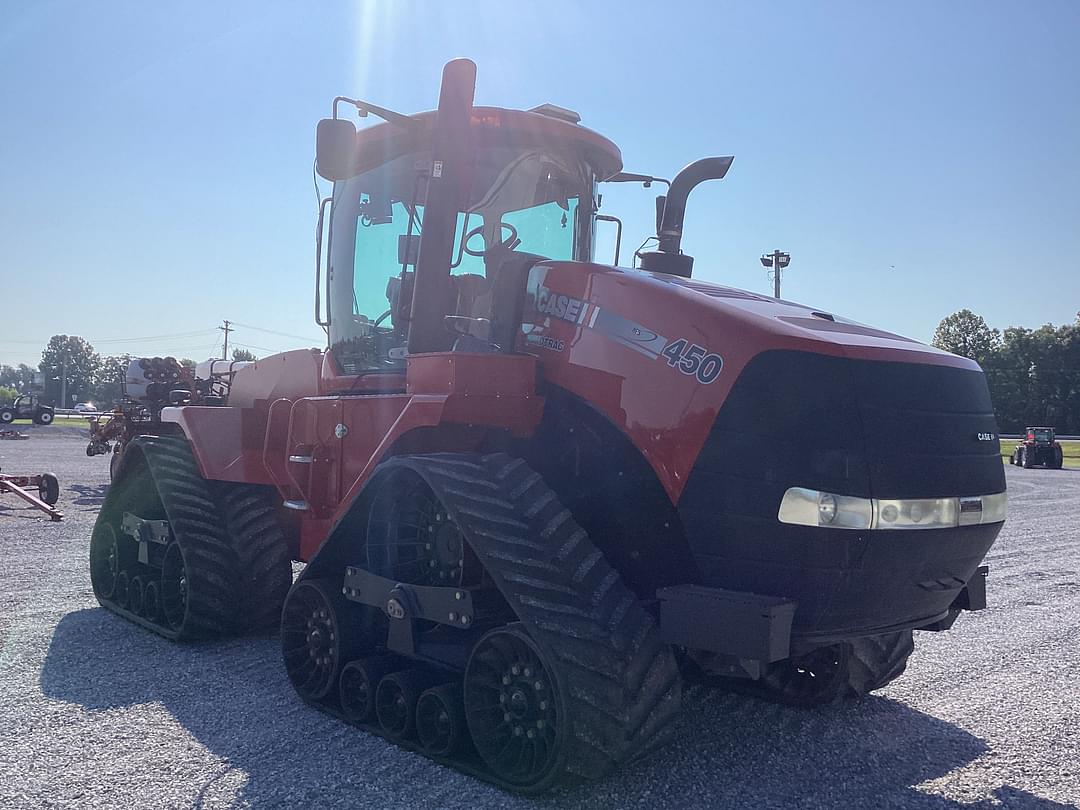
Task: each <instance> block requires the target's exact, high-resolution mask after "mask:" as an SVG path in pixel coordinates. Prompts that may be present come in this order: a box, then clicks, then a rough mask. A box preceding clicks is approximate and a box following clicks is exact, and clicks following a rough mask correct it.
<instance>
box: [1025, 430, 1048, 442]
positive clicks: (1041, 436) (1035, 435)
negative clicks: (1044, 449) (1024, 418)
mask: <svg viewBox="0 0 1080 810" xmlns="http://www.w3.org/2000/svg"><path fill="white" fill-rule="evenodd" d="M1024 441H1025V443H1027V444H1041V445H1051V444H1053V443H1054V429H1053V428H1052V427H1029V428H1024Z"/></svg>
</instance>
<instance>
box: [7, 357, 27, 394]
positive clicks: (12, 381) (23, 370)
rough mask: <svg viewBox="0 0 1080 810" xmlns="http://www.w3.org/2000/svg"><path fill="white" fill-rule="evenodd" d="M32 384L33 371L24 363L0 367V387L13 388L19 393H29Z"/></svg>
mask: <svg viewBox="0 0 1080 810" xmlns="http://www.w3.org/2000/svg"><path fill="white" fill-rule="evenodd" d="M33 384H34V369H32V368H30V366H28V365H26V363H19V365H18V366H17V367H16V366H0V386H4V387H5V388H14V389H15V390H16V391H19V392H20V393H21V392H23V391H29V390H30V388H31V386H32V385H33Z"/></svg>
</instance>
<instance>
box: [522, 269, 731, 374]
mask: <svg viewBox="0 0 1080 810" xmlns="http://www.w3.org/2000/svg"><path fill="white" fill-rule="evenodd" d="M534 300H535V308H536V311H537V312H538V313H540V314H541V315H548V316H550V317H553V318H561V319H562V320H564V321H569V322H570V323H572V324H575V325H576V326H580V327H583V328H585V329H593V330H595V331H597V332H601V333H602V334H603V335H604V336H605V337H607V338H608V339H609V340H612V341H614V342H616V343H619V344H621V345H623V346H625V347H626V348H628V349H632V350H633V351H635V352H638V353H639V354H643V355H645V356H646V357H651V358H653V359H654V360H655V359H662V360H664V361H666V362H667V364H668V365H669V366H671V367H672V368H674V369H676V370H677V371H679V372H681V373H683V374H685V375H687V376H688V377H694V378H695V379H697V381H698V382H700V383H701V384H702V385H708V384H709V383H711V382H713V381H714V380H716V378H717V377H719V376H720V372H721V370H723V368H724V359H723V358H722V357H721V356H720V355H718V354H716V353H714V352H710V351H709V350H708V349H707V348H705V347H704V346H698V345H697V344H696V343H692V342H690V341H689V340H687V339H686V338H675V339H674V340H668V339H667V338H666V337H664V336H663V335H661V334H659V333H658V332H655V331H653V330H652V329H649V328H648V327H646V326H643V325H642V324H640V323H637V322H636V321H631V320H630V319H628V318H624V317H623V316H622V315H619V314H618V313H617V312H612V311H611V310H609V309H601V308H600V307H598V306H597V305H596V304H590V303H589V302H588V301H582V300H581V299H580V298H574V297H572V296H569V295H560V294H558V293H553V292H552V291H551V290H549V289H548V288H547V287H544V286H543V285H537V287H536V293H535V298H534ZM528 340H529V341H530V342H531V343H533V344H534V345H539V346H542V347H543V348H545V349H554V350H555V351H560V352H561V351H562V350H563V345H564V344H563V343H562V341H558V344H559V345H558V346H556V345H553V343H545V342H543V341H545V340H550V338H541V337H530V338H528Z"/></svg>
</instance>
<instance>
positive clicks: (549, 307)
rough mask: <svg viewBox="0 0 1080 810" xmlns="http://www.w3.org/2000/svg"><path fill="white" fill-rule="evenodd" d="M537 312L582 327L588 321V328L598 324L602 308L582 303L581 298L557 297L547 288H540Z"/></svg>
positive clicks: (537, 298) (537, 292)
mask: <svg viewBox="0 0 1080 810" xmlns="http://www.w3.org/2000/svg"><path fill="white" fill-rule="evenodd" d="M536 311H537V312H540V313H542V314H544V315H553V316H555V317H556V318H562V319H563V320H564V321H570V323H576V324H580V325H585V321H586V320H588V326H592V325H593V324H595V323H596V316H597V315H598V314H599V312H600V307H598V306H595V305H590V304H589V302H588V301H582V300H581V299H580V298H571V297H570V296H569V295H556V294H554V293H552V292H551V290H549V289H548V288H547V287H540V288H539V289H538V290H537V291H536Z"/></svg>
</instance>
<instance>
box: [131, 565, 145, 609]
mask: <svg viewBox="0 0 1080 810" xmlns="http://www.w3.org/2000/svg"><path fill="white" fill-rule="evenodd" d="M145 588H146V580H145V578H144V577H143V576H142V574H136V575H135V576H133V577H132V578H131V584H130V585H128V610H130V611H131V612H132V613H134V614H135V615H136V616H145V614H144V613H143V610H144V609H145V607H146V592H145Z"/></svg>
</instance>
